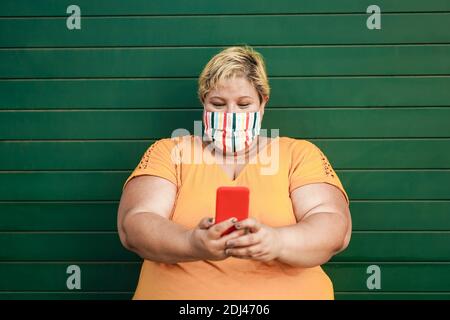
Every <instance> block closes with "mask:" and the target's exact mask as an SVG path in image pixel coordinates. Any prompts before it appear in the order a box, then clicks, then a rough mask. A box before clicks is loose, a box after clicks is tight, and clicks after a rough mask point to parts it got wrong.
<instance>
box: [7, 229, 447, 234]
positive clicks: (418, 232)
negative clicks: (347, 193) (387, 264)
mask: <svg viewBox="0 0 450 320" xmlns="http://www.w3.org/2000/svg"><path fill="white" fill-rule="evenodd" d="M0 234H49V235H51V234H118V231H117V230H116V231H0ZM352 234H450V230H439V231H429V230H420V231H404V230H400V231H398V230H390V231H387V230H383V231H352Z"/></svg>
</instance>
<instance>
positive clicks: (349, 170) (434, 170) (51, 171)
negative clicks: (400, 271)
mask: <svg viewBox="0 0 450 320" xmlns="http://www.w3.org/2000/svg"><path fill="white" fill-rule="evenodd" d="M334 169H335V170H336V171H338V172H442V171H444V172H446V171H449V172H450V168H444V169H436V168H433V169H398V168H395V169H372V168H371V169H339V168H338V167H335V168H334ZM132 170H134V167H133V168H129V169H116V170H112V169H109V170H98V169H92V170H86V169H80V170H76V169H70V170H61V169H55V170H49V169H45V170H0V174H14V173H129V172H131V171H132Z"/></svg>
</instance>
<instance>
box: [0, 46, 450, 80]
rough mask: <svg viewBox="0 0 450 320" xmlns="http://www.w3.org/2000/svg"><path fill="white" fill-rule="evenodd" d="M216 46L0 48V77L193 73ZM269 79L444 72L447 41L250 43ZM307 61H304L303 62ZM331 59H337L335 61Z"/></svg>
mask: <svg viewBox="0 0 450 320" xmlns="http://www.w3.org/2000/svg"><path fill="white" fill-rule="evenodd" d="M224 48H225V47H219V48H216V47H214V48H208V47H199V48H183V47H176V48H151V47H150V48H148V47H144V48H126V47H124V48H84V49H82V48H80V49H77V50H73V49H64V48H60V49H29V50H23V49H11V50H0V60H3V62H4V63H2V64H1V65H0V76H1V77H2V78H30V79H32V78H34V79H35V78H105V77H112V78H117V77H159V78H170V77H196V76H197V75H198V72H199V70H201V68H202V66H203V65H204V64H205V63H207V61H208V60H209V58H210V57H211V56H213V55H214V54H216V53H218V52H219V51H220V50H222V49H224ZM255 49H256V50H258V51H259V52H261V54H262V55H263V56H264V58H265V59H266V61H267V62H268V63H269V64H268V65H267V73H268V75H269V77H283V76H284V77H286V76H291V77H296V76H327V77H328V76H330V75H335V76H355V75H361V76H362V75H368V76H370V75H380V76H383V75H431V74H433V75H448V74H449V73H450V59H448V57H449V56H450V45H448V44H443V45H427V46H417V45H373V46H367V45H360V46H358V45H352V46H348V45H343V46H329V45H328V46H323V45H322V46H283V47H257V46H256V47H255ZM305 61H308V63H305ZM336 61H339V63H337V62H336Z"/></svg>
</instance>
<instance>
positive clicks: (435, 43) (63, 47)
mask: <svg viewBox="0 0 450 320" xmlns="http://www.w3.org/2000/svg"><path fill="white" fill-rule="evenodd" d="M242 44H243V43H240V42H230V43H228V44H220V45H219V44H218V45H208V46H205V45H170V46H168V45H153V46H145V45H144V46H120V47H118V46H117V45H111V46H92V45H91V46H88V45H82V46H80V45H78V46H59V47H54V46H53V47H49V46H32V47H6V46H5V47H2V50H17V49H26V50H35V49H52V50H54V49H93V48H98V49H111V48H155V49H157V48H161V49H164V48H173V49H177V48H205V47H207V48H222V47H229V46H234V45H236V46H239V45H242ZM246 44H247V45H250V46H252V47H254V48H256V47H260V48H264V47H268V48H272V47H322V46H327V47H329V46H397V45H398V46H400V45H403V46H408V45H416V46H426V45H448V44H450V43H449V42H445V41H444V42H404V43H397V42H395V43H392V42H380V43H376V44H375V43H367V44H364V43H327V44H315V43H284V44H278V45H276V46H274V45H272V44H271V45H267V44H263V43H250V42H246Z"/></svg>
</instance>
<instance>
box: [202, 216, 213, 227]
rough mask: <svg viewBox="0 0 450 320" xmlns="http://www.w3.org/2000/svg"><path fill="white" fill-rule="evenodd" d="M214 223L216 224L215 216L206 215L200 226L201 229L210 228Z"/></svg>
mask: <svg viewBox="0 0 450 320" xmlns="http://www.w3.org/2000/svg"><path fill="white" fill-rule="evenodd" d="M213 224H214V218H210V217H205V218H202V220H200V222H199V224H198V227H199V228H200V229H208V228H209V227H211V226H212V225H213Z"/></svg>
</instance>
